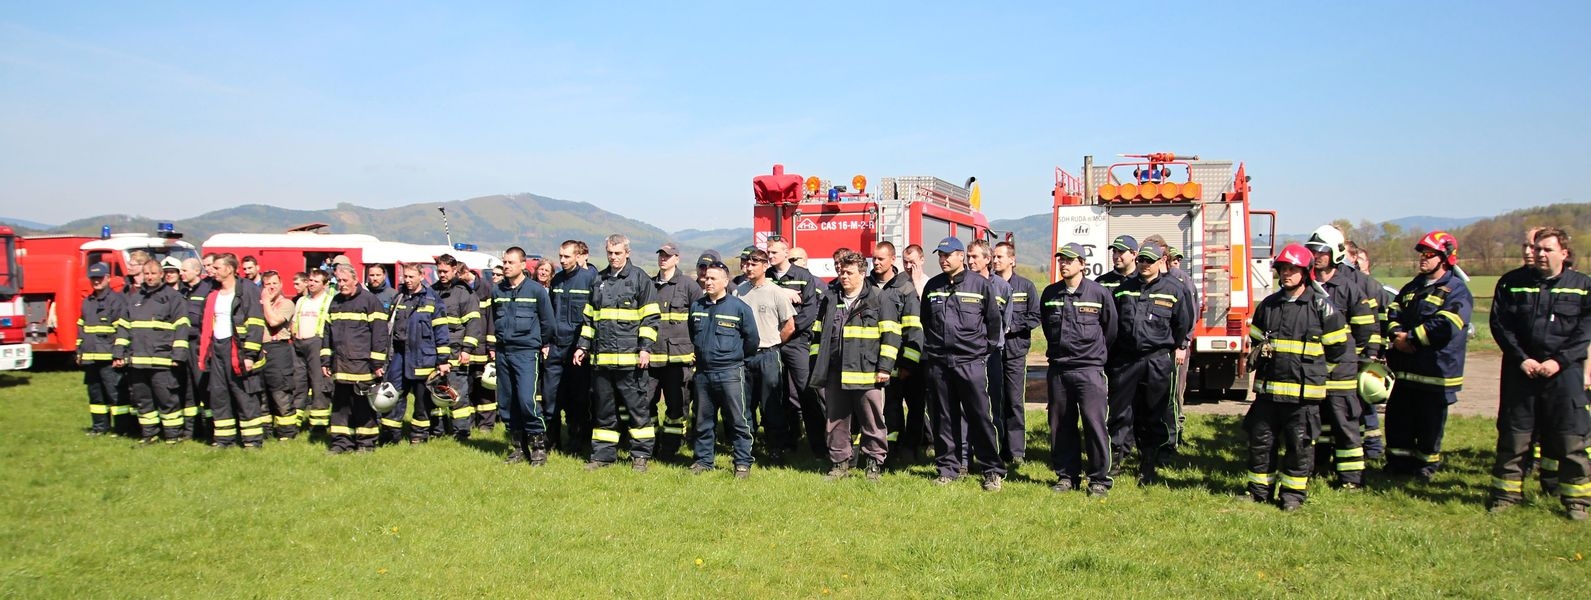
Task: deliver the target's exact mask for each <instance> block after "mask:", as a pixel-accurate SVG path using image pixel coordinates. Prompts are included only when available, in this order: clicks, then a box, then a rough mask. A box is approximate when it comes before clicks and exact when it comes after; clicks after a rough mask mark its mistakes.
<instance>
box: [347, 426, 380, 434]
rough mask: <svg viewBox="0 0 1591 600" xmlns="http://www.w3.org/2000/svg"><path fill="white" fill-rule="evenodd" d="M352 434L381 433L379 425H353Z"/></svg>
mask: <svg viewBox="0 0 1591 600" xmlns="http://www.w3.org/2000/svg"><path fill="white" fill-rule="evenodd" d="M354 435H381V428H380V427H355V428H354Z"/></svg>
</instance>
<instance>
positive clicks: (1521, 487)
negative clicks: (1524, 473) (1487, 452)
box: [1492, 477, 1562, 493]
mask: <svg viewBox="0 0 1591 600" xmlns="http://www.w3.org/2000/svg"><path fill="white" fill-rule="evenodd" d="M1492 487H1494V488H1497V489H1499V490H1502V491H1505V492H1514V493H1522V492H1524V491H1525V482H1523V481H1510V480H1507V479H1501V478H1497V477H1493V478H1492ZM1560 489H1562V488H1560Z"/></svg>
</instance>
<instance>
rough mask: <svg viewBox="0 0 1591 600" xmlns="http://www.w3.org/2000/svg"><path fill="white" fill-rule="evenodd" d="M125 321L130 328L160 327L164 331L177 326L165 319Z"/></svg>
mask: <svg viewBox="0 0 1591 600" xmlns="http://www.w3.org/2000/svg"><path fill="white" fill-rule="evenodd" d="M125 323H126V327H127V328H128V329H160V330H164V331H171V330H173V329H176V328H177V324H176V323H168V322H165V321H126V322H125Z"/></svg>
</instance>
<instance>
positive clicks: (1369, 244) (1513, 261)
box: [1332, 202, 1591, 276]
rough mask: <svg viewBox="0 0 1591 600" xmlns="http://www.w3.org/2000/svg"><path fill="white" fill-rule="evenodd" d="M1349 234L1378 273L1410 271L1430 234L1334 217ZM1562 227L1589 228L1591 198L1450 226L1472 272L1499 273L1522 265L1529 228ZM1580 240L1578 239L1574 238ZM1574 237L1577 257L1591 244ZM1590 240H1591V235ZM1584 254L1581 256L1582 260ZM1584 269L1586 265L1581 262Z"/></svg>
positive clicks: (1572, 231) (1572, 234)
mask: <svg viewBox="0 0 1591 600" xmlns="http://www.w3.org/2000/svg"><path fill="white" fill-rule="evenodd" d="M1332 225H1335V226H1337V227H1338V228H1339V229H1341V230H1342V231H1343V233H1345V234H1346V235H1347V236H1348V239H1350V240H1353V242H1354V243H1356V244H1358V245H1359V246H1361V247H1363V248H1364V249H1365V250H1366V251H1368V252H1369V253H1370V258H1371V260H1372V261H1373V263H1374V267H1375V270H1376V272H1377V273H1380V272H1382V271H1386V272H1388V273H1390V274H1391V275H1395V276H1412V275H1413V274H1414V271H1415V267H1414V244H1415V243H1417V242H1419V240H1420V238H1421V237H1423V236H1425V234H1427V233H1429V232H1428V231H1425V230H1414V229H1405V228H1404V227H1402V226H1399V225H1397V224H1395V223H1371V222H1370V221H1368V220H1364V219H1361V220H1360V221H1359V223H1358V224H1357V225H1355V224H1353V223H1352V222H1351V221H1349V220H1348V219H1337V220H1335V221H1332ZM1548 225H1550V226H1554V227H1561V228H1563V229H1564V231H1567V232H1568V233H1569V236H1570V238H1571V239H1575V238H1578V236H1579V235H1580V234H1582V233H1585V232H1591V203H1586V202H1578V203H1562V204H1549V205H1547V206H1536V207H1532V208H1523V209H1519V210H1515V211H1510V212H1508V213H1504V214H1501V215H1498V216H1495V217H1491V218H1487V219H1482V220H1479V221H1476V222H1474V223H1471V224H1469V225H1465V226H1463V227H1459V228H1456V229H1453V230H1451V231H1449V232H1448V233H1451V234H1453V235H1454V236H1456V237H1457V238H1458V242H1459V259H1460V261H1461V262H1460V265H1461V266H1463V268H1464V270H1465V271H1466V272H1468V273H1469V274H1471V275H1501V274H1503V273H1506V272H1508V271H1509V270H1510V269H1513V268H1515V267H1517V266H1519V264H1520V261H1521V260H1522V258H1523V256H1524V254H1523V252H1524V250H1523V248H1524V243H1525V232H1526V231H1528V230H1529V229H1530V228H1532V227H1541V226H1548ZM1577 241H1578V240H1577V239H1576V240H1575V242H1577ZM1575 242H1571V247H1575V250H1576V252H1575V255H1576V258H1577V259H1578V258H1579V257H1580V256H1581V255H1584V254H1585V252H1586V251H1587V250H1591V246H1587V245H1586V244H1585V243H1575ZM1588 243H1591V240H1588ZM1583 260H1584V259H1580V262H1582V263H1583ZM1581 268H1585V267H1584V264H1582V266H1581Z"/></svg>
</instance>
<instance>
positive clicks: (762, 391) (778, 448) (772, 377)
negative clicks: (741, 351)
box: [746, 346, 790, 452]
mask: <svg viewBox="0 0 1591 600" xmlns="http://www.w3.org/2000/svg"><path fill="white" fill-rule="evenodd" d="M782 370H783V365H781V364H780V363H779V348H778V347H777V346H773V347H768V348H763V349H761V350H758V351H757V353H756V354H754V355H752V356H751V358H750V359H748V360H746V390H747V391H749V392H750V393H751V395H750V396H749V397H747V398H746V423H747V424H748V425H750V426H751V434H752V435H753V436H756V435H757V425H758V423H759V422H760V423H761V424H762V436H763V437H762V440H763V442H762V443H763V445H764V446H765V447H766V448H768V449H769V451H770V452H782V451H783V450H784V446H783V445H782V444H783V441H784V440H787V439H789V435H790V433H789V432H788V431H787V429H788V428H789V426H790V425H789V423H788V422H787V421H786V420H785V414H784V404H785V403H784V398H785V396H784V393H783V392H784V379H783V378H782V377H783V375H782V373H781V371H782ZM759 414H760V415H761V418H760V419H759V418H758V415H759Z"/></svg>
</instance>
